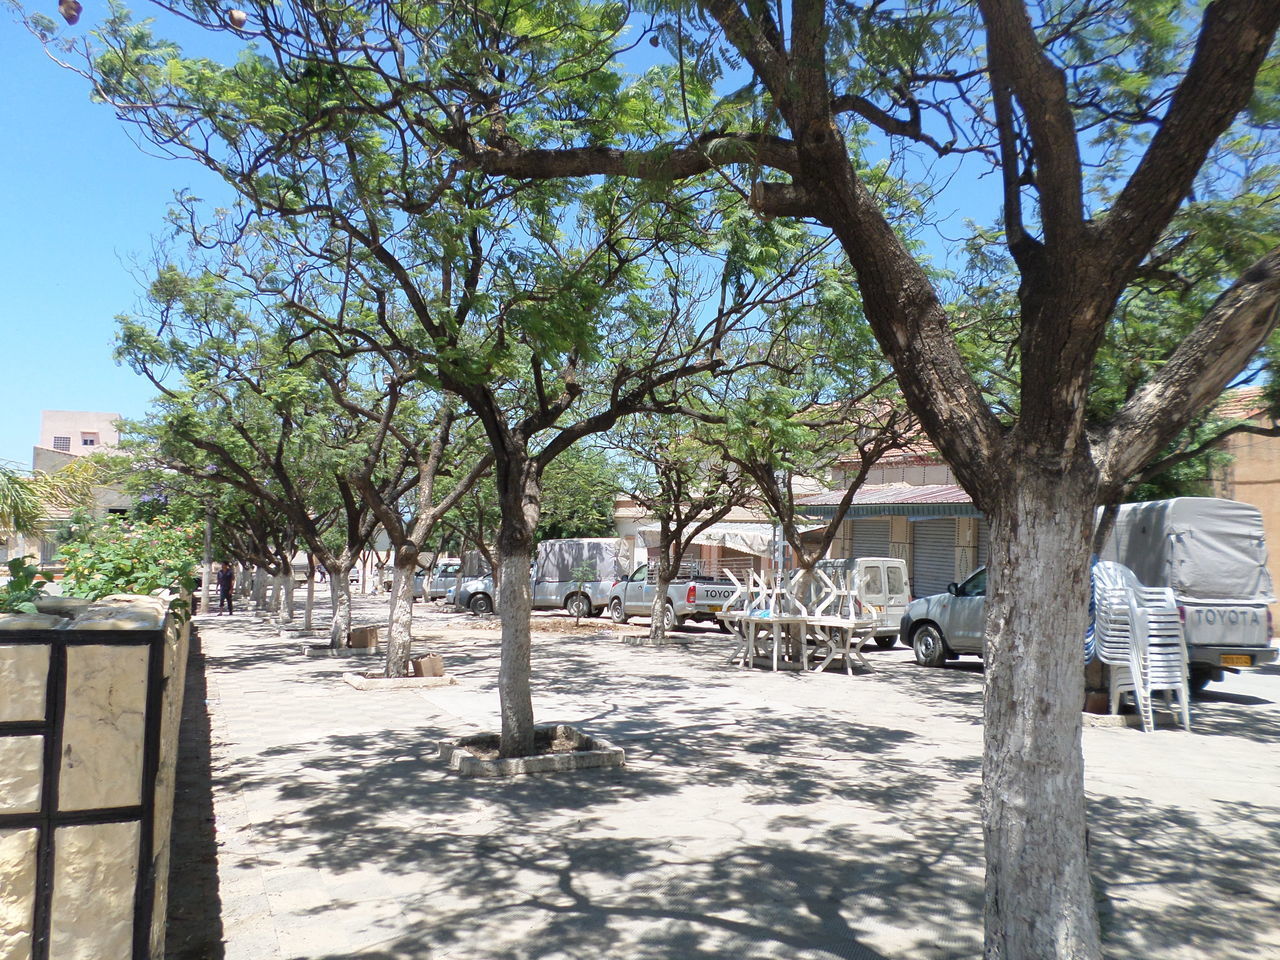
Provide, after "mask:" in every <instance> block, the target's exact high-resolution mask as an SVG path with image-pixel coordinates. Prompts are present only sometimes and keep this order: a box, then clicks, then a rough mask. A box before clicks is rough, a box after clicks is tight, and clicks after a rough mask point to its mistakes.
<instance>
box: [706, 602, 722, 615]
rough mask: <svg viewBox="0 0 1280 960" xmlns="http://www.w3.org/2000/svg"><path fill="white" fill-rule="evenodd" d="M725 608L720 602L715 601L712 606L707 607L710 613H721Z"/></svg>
mask: <svg viewBox="0 0 1280 960" xmlns="http://www.w3.org/2000/svg"><path fill="white" fill-rule="evenodd" d="M723 609H724V607H722V606H720V604H718V603H713V604H712V605H711V606H709V607H707V610H708V611H709V612H710V613H719V612H720V611H721V610H723Z"/></svg>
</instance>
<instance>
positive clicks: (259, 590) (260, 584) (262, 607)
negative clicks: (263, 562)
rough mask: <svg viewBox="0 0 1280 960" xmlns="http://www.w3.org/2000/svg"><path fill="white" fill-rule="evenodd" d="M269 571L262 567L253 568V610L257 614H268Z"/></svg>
mask: <svg viewBox="0 0 1280 960" xmlns="http://www.w3.org/2000/svg"><path fill="white" fill-rule="evenodd" d="M267 580H268V577H267V571H265V570H263V569H262V568H261V567H255V568H254V570H253V612H254V615H255V616H258V617H266V616H268V608H267Z"/></svg>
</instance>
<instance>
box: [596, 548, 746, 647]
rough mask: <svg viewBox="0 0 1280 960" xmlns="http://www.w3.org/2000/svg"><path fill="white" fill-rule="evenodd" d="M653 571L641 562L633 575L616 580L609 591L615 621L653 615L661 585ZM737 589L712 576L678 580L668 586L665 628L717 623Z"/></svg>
mask: <svg viewBox="0 0 1280 960" xmlns="http://www.w3.org/2000/svg"><path fill="white" fill-rule="evenodd" d="M650 571H651V568H650V566H649V565H648V564H647V563H646V564H642V565H641V566H639V567H637V568H636V570H635V571H634V572H633V573H632V574H631V576H629V577H627V578H625V579H623V580H618V581H617V582H615V583H614V585H613V589H612V590H611V591H610V592H609V616H610V617H612V618H613V622H614V623H626V622H627V621H628V620H629V619H630V618H631V617H647V616H650V615H651V614H652V612H653V594H654V591H655V590H657V589H658V585H657V581H656V580H655V579H654V578H653V577H652V576H651V575H650ZM736 589H737V588H736V587H734V585H733V583H732V582H730V581H729V580H718V579H714V578H710V577H707V578H699V579H683V578H682V579H679V580H677V581H675V582H674V583H672V584H670V585H669V586H668V587H667V605H666V611H667V613H666V617H667V625H666V628H667V629H668V630H675V629H677V628H679V627H682V626H683V625H684V624H685V622H686V621H689V620H702V621H707V622H710V623H718V622H719V621H717V620H716V614H717V613H719V612H720V611H721V610H723V609H724V605H725V602H726V601H728V600H729V598H730V597H732V596H733V594H734V592H735V591H736Z"/></svg>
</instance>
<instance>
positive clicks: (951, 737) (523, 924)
mask: <svg viewBox="0 0 1280 960" xmlns="http://www.w3.org/2000/svg"><path fill="white" fill-rule="evenodd" d="M419 609H421V608H419ZM380 615H381V605H380V604H378V603H377V602H376V601H374V600H372V599H360V600H359V601H358V604H357V618H358V619H360V620H363V621H366V622H375V621H376V620H377V619H378V618H379V616H380ZM539 620H540V623H539V626H542V627H545V628H547V629H546V630H544V631H541V632H539V633H538V635H537V637H536V642H535V654H534V657H535V665H534V667H535V674H536V677H535V709H536V710H537V714H538V719H539V722H570V723H574V724H578V725H580V726H582V727H584V728H586V729H587V730H588V731H589V732H591V733H594V734H598V735H601V736H604V737H607V738H608V739H611V740H613V741H615V742H616V743H618V744H620V745H622V746H623V747H625V748H626V751H627V761H628V762H627V766H626V768H625V769H622V770H616V771H589V772H584V773H580V774H576V775H565V774H561V775H551V776H542V777H525V778H517V779H515V780H512V781H507V782H484V781H473V780H462V779H459V778H457V777H455V776H453V775H451V774H449V773H447V772H446V771H445V770H444V769H443V768H442V765H441V764H440V762H439V761H438V760H437V759H436V755H435V754H436V751H435V742H436V741H437V740H438V739H440V738H442V737H446V736H457V735H462V734H466V733H471V732H476V731H479V730H488V729H492V728H493V725H494V722H495V718H496V713H497V695H496V693H495V689H494V685H495V682H496V677H497V655H498V646H497V632H496V630H494V629H485V628H483V627H481V626H480V625H479V622H478V621H476V620H474V619H470V618H467V619H463V620H458V619H456V618H450V617H447V616H442V615H440V614H431V615H429V616H427V617H422V616H420V617H419V620H418V623H417V626H416V632H417V633H421V634H422V635H423V637H424V639H423V641H421V645H422V646H423V647H424V648H425V647H426V646H428V645H430V646H431V647H433V648H435V649H437V650H439V651H441V652H443V653H444V656H445V662H446V665H447V669H448V670H449V672H450V673H452V674H454V675H456V676H457V677H458V678H459V680H460V681H461V682H460V683H459V684H458V685H457V686H456V687H452V688H447V689H436V690H414V691H406V690H401V691H382V692H361V691H357V690H355V689H353V688H351V687H350V686H348V685H347V684H345V683H342V682H341V680H340V679H339V676H340V673H341V672H342V670H343V669H349V668H350V665H351V663H350V661H339V660H328V659H307V658H304V657H302V656H301V655H300V654H299V653H298V652H297V645H296V643H284V642H282V641H281V640H280V638H279V635H278V633H277V632H276V631H275V630H274V629H271V628H268V627H267V626H266V625H265V624H255V623H254V622H253V620H252V619H251V618H250V617H239V616H238V617H235V618H221V619H218V618H212V617H204V618H200V619H199V621H198V622H199V626H200V632H201V634H202V638H203V648H204V661H203V662H204V664H205V666H206V667H207V706H208V718H209V725H208V727H209V731H210V732H209V737H210V738H211V741H212V750H211V762H210V764H209V765H206V766H205V770H206V772H207V771H208V769H209V767H210V766H211V792H212V801H213V802H212V810H213V816H214V817H215V821H214V823H213V824H212V825H210V824H209V823H208V820H207V816H205V817H201V816H200V815H199V814H198V813H197V815H195V816H194V817H188V820H187V822H186V825H185V827H184V830H186V831H188V832H187V833H186V835H185V839H184V844H183V847H182V848H181V849H182V850H183V851H184V852H182V853H179V854H178V856H179V858H180V859H181V861H182V866H181V869H180V875H179V877H178V879H177V881H176V886H175V905H176V908H177V910H178V913H179V917H178V922H177V926H176V927H175V929H174V931H173V936H171V940H170V945H171V951H170V957H171V960H174V958H183V957H192V958H195V957H200V958H202V960H210V958H214V957H216V956H218V952H217V941H218V939H219V937H222V938H225V956H226V957H227V958H229V960H267V958H273V960H274V958H282V960H283V958H314V960H319V958H338V957H351V956H361V957H374V958H386V960H391V958H396V960H400V958H424V960H426V958H430V960H535V958H536V960H579V958H581V960H587V958H590V960H598V958H602V957H607V958H625V960H658V958H663V960H671V958H676V960H709V958H718V960H719V958H723V960H729V958H733V960H739V958H741V960H754V958H806V960H809V958H812V960H822V958H833V957H840V958H894V960H898V958H904V960H905V958H918V960H941V958H957V960H958V958H969V957H976V956H979V955H980V952H981V950H980V945H981V897H982V851H981V830H980V826H979V821H978V811H977V796H978V789H979V768H980V756H981V725H980V695H981V680H982V677H981V674H980V672H978V671H977V669H976V665H973V666H969V667H958V668H949V669H945V670H924V669H920V668H917V667H915V666H914V664H912V663H911V655H910V653H909V652H908V651H907V650H905V649H904V648H901V647H899V648H897V649H895V650H892V651H884V652H880V651H877V652H873V653H871V654H870V656H871V659H872V661H873V663H874V664H875V668H876V669H875V671H874V672H873V673H871V674H867V675H862V676H855V677H846V676H844V675H843V674H834V673H833V674H827V675H823V676H815V675H803V676H800V675H793V674H773V673H767V672H764V671H744V670H740V669H737V668H735V667H731V666H728V665H727V664H726V663H725V658H726V656H727V653H728V645H727V639H726V638H725V637H724V636H723V635H722V634H719V633H717V632H715V631H712V630H709V629H708V630H703V631H702V632H699V633H696V634H694V633H691V634H690V636H691V637H692V639H693V643H692V646H691V647H690V648H689V649H687V650H685V649H681V648H645V647H632V646H627V645H623V644H622V643H621V642H620V639H619V635H618V633H617V631H616V630H615V628H613V627H611V626H610V625H609V624H607V622H602V621H592V622H591V624H590V626H589V627H584V628H583V630H582V632H581V633H579V634H577V635H569V636H566V635H564V634H563V633H562V632H558V631H557V630H556V629H554V628H556V627H557V626H563V625H566V624H571V621H568V620H565V619H562V618H549V617H540V618H539ZM199 664H200V661H197V666H199ZM199 682H200V681H199V677H198V675H197V678H196V680H195V681H194V683H195V686H194V689H195V690H196V691H197V692H198V691H199V689H200V687H199ZM1214 689H1216V690H1217V692H1215V693H1211V694H1209V695H1208V696H1207V697H1206V699H1204V700H1202V701H1200V702H1199V703H1197V704H1196V709H1195V712H1194V716H1193V722H1194V729H1195V733H1194V734H1190V735H1188V734H1186V733H1182V732H1179V731H1174V730H1164V731H1160V732H1158V733H1155V734H1143V733H1141V732H1139V731H1134V730H1129V729H1123V728H1108V729H1089V730H1086V732H1085V750H1086V758H1087V767H1088V772H1087V777H1088V791H1089V797H1090V803H1091V807H1090V817H1091V840H1092V846H1091V850H1092V857H1093V867H1094V874H1095V877H1096V881H1097V896H1098V903H1099V909H1100V912H1101V916H1102V919H1103V924H1104V930H1105V936H1106V940H1107V944H1108V953H1109V955H1111V956H1114V957H1143V958H1148V957H1150V958H1155V957H1158V958H1162V960H1179V958H1208V957H1212V958H1246V957H1247V958H1251V960H1256V958H1268V957H1280V921H1278V919H1277V918H1278V917H1280V705H1278V704H1277V701H1280V670H1277V669H1275V668H1270V669H1268V670H1267V671H1265V672H1263V673H1256V674H1253V675H1251V676H1247V677H1240V678H1235V679H1233V680H1231V681H1230V682H1228V683H1226V684H1222V685H1218V686H1217V687H1216V688H1214ZM191 716H192V718H193V723H192V726H191V733H192V735H193V736H194V737H195V738H196V739H197V740H198V739H199V735H200V728H199V723H198V721H199V719H200V711H199V710H193V711H192V712H191ZM196 756H197V759H196V760H195V761H194V762H193V763H191V764H189V766H188V769H187V777H186V779H185V780H184V781H183V794H184V798H185V799H184V803H185V804H187V805H188V808H189V809H190V808H191V807H192V805H194V804H198V803H199V801H200V799H201V794H202V792H203V794H204V795H205V796H207V795H208V794H209V792H210V787H209V782H208V781H206V782H205V784H204V786H203V787H202V785H201V766H202V765H201V763H200V762H199V757H198V753H197V755H196ZM202 823H204V825H205V828H204V829H203V831H202V828H201V824H202ZM209 826H213V827H215V828H216V843H217V851H216V884H215V882H214V880H213V871H212V866H213V862H214V860H213V857H212V855H211V851H210V850H209V849H208V848H207V846H205V847H202V843H204V844H207V843H208V842H211V841H212V836H211V835H210V831H209V830H208V827H209ZM214 887H216V889H214ZM211 905H212V907H213V909H210V907H211ZM201 906H203V908H204V909H203V910H201V909H200V908H201ZM219 907H220V914H221V916H220V921H221V928H220V929H219V928H218V927H217V926H216V915H217V913H218V912H219V910H218V908H219ZM211 915H212V917H211ZM184 951H185V952H184Z"/></svg>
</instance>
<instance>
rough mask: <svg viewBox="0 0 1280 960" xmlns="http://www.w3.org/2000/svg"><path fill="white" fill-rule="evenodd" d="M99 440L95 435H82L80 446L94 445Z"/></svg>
mask: <svg viewBox="0 0 1280 960" xmlns="http://www.w3.org/2000/svg"><path fill="white" fill-rule="evenodd" d="M97 442H98V441H97V440H95V439H93V437H81V438H80V446H82V447H92V446H93V445H94V444H95V443H97Z"/></svg>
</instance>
